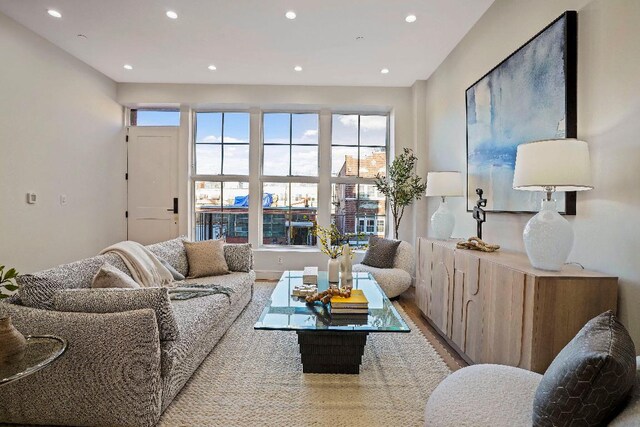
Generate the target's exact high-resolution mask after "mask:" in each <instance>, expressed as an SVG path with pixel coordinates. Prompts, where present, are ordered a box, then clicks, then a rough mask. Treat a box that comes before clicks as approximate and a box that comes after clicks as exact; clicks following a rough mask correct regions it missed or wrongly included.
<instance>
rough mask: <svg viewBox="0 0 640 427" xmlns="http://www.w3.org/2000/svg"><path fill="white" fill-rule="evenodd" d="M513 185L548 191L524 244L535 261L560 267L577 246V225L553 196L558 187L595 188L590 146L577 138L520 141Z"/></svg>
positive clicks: (527, 228) (550, 267) (546, 267)
mask: <svg viewBox="0 0 640 427" xmlns="http://www.w3.org/2000/svg"><path fill="white" fill-rule="evenodd" d="M513 188H514V189H516V190H526V191H544V192H546V193H547V196H546V198H545V199H544V200H543V201H542V208H541V210H540V212H538V213H537V214H536V215H535V216H534V217H533V218H531V219H530V220H529V222H528V223H527V225H526V226H525V228H524V233H523V238H524V246H525V249H526V251H527V255H528V256H529V261H531V265H533V266H534V267H536V268H540V269H543V270H551V271H558V270H560V269H561V268H562V266H563V265H564V263H565V262H566V261H567V257H568V256H569V253H570V252H571V248H572V247H573V229H572V228H571V224H569V221H567V220H566V219H565V218H563V217H562V216H561V215H560V214H559V213H558V210H557V208H556V201H555V200H553V199H552V198H551V195H552V194H553V192H555V191H582V190H591V189H592V188H593V186H592V183H591V162H590V160H589V146H588V145H587V143H586V142H584V141H579V140H577V139H573V138H567V139H550V140H545V141H535V142H530V143H526V144H520V145H519V146H518V151H517V155H516V167H515V173H514V176H513Z"/></svg>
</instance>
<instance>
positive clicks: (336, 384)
mask: <svg viewBox="0 0 640 427" xmlns="http://www.w3.org/2000/svg"><path fill="white" fill-rule="evenodd" d="M274 286H275V284H274V283H264V282H262V283H257V284H256V288H255V294H254V297H253V300H252V301H251V302H250V303H249V305H248V306H247V308H246V309H245V311H244V312H243V313H242V314H241V315H240V317H239V318H238V319H237V320H236V322H235V323H234V324H233V325H232V326H231V328H230V329H229V330H228V331H227V333H226V334H225V336H224V337H223V338H222V339H221V340H220V342H219V343H218V345H217V346H216V347H215V348H214V349H213V351H212V352H211V354H209V356H207V358H206V359H205V360H204V362H203V363H202V365H201V366H200V368H199V369H198V370H197V371H196V372H195V374H194V375H193V377H192V378H191V379H190V380H189V382H188V383H187V384H186V385H185V387H184V388H183V390H182V391H181V392H180V394H179V395H178V396H177V397H176V399H175V400H174V401H173V402H172V403H171V405H170V406H169V407H168V408H167V410H166V411H165V413H164V414H163V416H162V418H161V420H160V423H159V425H160V426H171V427H173V426H331V427H340V426H368V427H369V426H422V425H423V423H424V414H423V411H424V406H425V404H426V402H427V398H428V397H429V395H430V394H431V392H432V391H433V389H434V388H435V387H436V386H437V385H438V384H439V383H440V381H441V380H442V379H444V378H445V377H446V376H447V375H448V374H449V373H450V370H449V368H448V367H447V365H446V364H445V362H444V361H443V360H442V358H441V357H440V356H439V355H438V354H437V352H436V351H435V350H434V348H433V347H432V346H431V344H430V343H429V341H427V340H426V338H425V337H424V336H423V335H422V334H421V333H420V331H419V330H418V328H417V327H416V326H415V324H413V322H411V321H410V320H409V318H408V317H407V315H406V314H405V313H404V311H403V310H402V309H401V308H400V306H399V305H398V304H397V303H396V308H397V309H398V311H399V312H400V313H401V314H402V316H403V317H404V318H405V321H406V322H407V324H408V325H409V326H410V327H411V333H408V334H401V333H374V334H370V335H369V337H368V342H367V346H366V348H365V354H364V357H363V361H362V365H361V367H360V375H328V374H303V373H302V364H301V362H300V355H299V353H298V344H297V336H296V334H295V332H280V331H256V330H254V329H253V325H254V323H255V322H256V320H257V319H258V317H259V316H260V313H261V312H262V310H263V308H264V307H265V304H266V302H267V300H268V299H269V296H270V295H271V291H272V290H273V288H274Z"/></svg>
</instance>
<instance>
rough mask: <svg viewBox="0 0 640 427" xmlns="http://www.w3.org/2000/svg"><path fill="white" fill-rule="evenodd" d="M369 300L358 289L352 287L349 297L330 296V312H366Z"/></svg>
mask: <svg viewBox="0 0 640 427" xmlns="http://www.w3.org/2000/svg"><path fill="white" fill-rule="evenodd" d="M368 312H369V301H368V300H367V297H366V296H364V292H362V290H360V289H352V290H351V296H350V297H349V298H343V297H339V296H333V297H331V314H367V313H368Z"/></svg>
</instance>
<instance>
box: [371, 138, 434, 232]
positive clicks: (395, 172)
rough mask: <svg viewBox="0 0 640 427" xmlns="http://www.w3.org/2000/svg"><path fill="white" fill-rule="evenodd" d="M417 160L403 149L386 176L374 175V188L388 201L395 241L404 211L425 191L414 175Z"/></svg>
mask: <svg viewBox="0 0 640 427" xmlns="http://www.w3.org/2000/svg"><path fill="white" fill-rule="evenodd" d="M417 160H418V158H417V157H416V156H415V155H414V154H413V151H412V150H411V149H409V148H405V149H404V151H403V152H402V154H400V155H399V156H397V157H396V158H395V159H393V162H391V165H389V170H388V172H387V175H386V176H385V175H382V174H380V173H378V174H377V175H376V181H375V185H376V188H377V189H378V191H380V192H381V193H382V194H384V195H385V196H386V197H387V200H388V201H389V207H390V209H391V214H392V215H393V235H394V238H395V239H397V238H398V229H399V228H400V221H402V216H403V215H404V209H405V208H406V207H407V206H409V205H410V204H411V203H413V201H414V200H420V199H421V198H422V195H423V194H424V192H425V190H426V189H427V183H426V182H423V180H422V178H421V177H420V176H418V175H417V174H416V173H415V168H416V162H417Z"/></svg>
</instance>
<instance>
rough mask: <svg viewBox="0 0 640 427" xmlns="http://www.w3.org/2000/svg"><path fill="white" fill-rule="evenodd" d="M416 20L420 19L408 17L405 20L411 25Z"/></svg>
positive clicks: (412, 16)
mask: <svg viewBox="0 0 640 427" xmlns="http://www.w3.org/2000/svg"><path fill="white" fill-rule="evenodd" d="M416 19H418V18H417V17H416V15H407V17H406V18H404V20H405V21H407V22H409V23H411V22H416Z"/></svg>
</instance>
